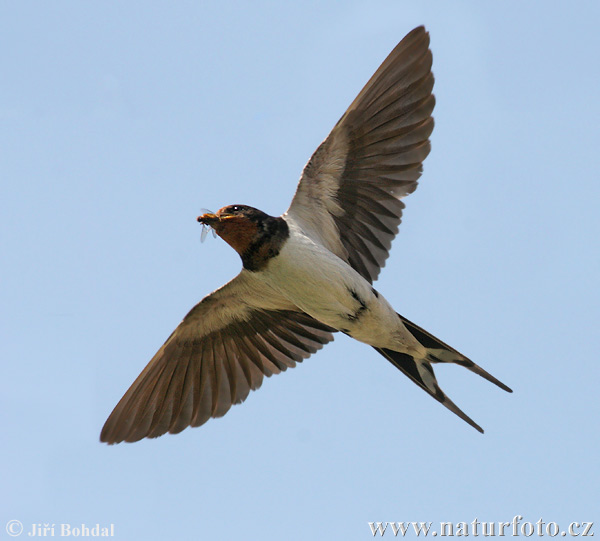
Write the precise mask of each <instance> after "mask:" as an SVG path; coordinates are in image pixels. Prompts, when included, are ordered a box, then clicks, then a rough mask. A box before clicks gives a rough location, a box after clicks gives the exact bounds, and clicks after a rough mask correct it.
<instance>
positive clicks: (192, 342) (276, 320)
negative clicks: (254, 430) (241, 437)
mask: <svg viewBox="0 0 600 541" xmlns="http://www.w3.org/2000/svg"><path fill="white" fill-rule="evenodd" d="M431 64H432V55H431V51H430V49H429V34H428V33H427V32H426V31H425V29H424V28H423V27H418V28H415V29H414V30H413V31H412V32H410V33H409V34H408V35H407V36H406V37H405V38H404V39H403V40H402V41H401V42H400V43H399V44H398V45H397V46H396V47H395V48H394V50H393V51H392V52H391V53H390V55H389V56H388V57H387V58H386V59H385V61H384V62H383V64H382V65H381V66H380V67H379V69H378V70H377V71H376V72H375V74H374V75H373V77H371V79H370V80H369V82H368V83H367V84H366V86H365V87H364V88H363V89H362V91H361V92H360V93H359V95H358V96H357V98H356V99H355V100H354V101H353V102H352V104H351V105H350V107H349V108H348V110H347V111H346V112H345V113H344V115H343V116H342V118H341V119H340V120H339V122H338V123H337V124H336V125H335V127H334V128H333V130H332V131H331V133H330V134H329V136H328V137H327V138H326V139H325V140H324V141H323V142H322V143H321V145H320V146H319V147H318V148H317V150H316V151H315V153H314V154H313V155H312V157H311V158H310V160H309V161H308V163H307V165H306V166H305V167H304V170H303V172H302V176H301V179H300V182H299V184H298V187H297V190H296V194H295V195H294V198H293V199H292V203H291V205H290V207H289V209H288V210H287V212H286V213H284V214H283V215H282V216H279V217H274V216H269V215H268V214H265V213H264V212H261V211H260V210H257V209H255V208H252V207H249V206H246V205H229V206H226V207H223V208H222V209H220V210H219V211H218V212H216V213H205V214H203V215H201V216H199V217H198V221H199V222H200V223H202V224H204V226H209V227H211V228H213V229H214V231H215V232H216V234H217V235H218V236H219V237H221V238H222V239H223V240H224V241H225V242H227V243H228V244H229V245H230V246H231V247H232V248H233V249H234V250H235V251H236V252H237V253H238V254H239V255H240V257H241V259H242V265H243V269H242V270H241V272H240V273H239V274H238V275H237V277H235V278H234V279H233V280H231V281H230V282H229V283H227V284H226V285H224V286H223V287H221V288H219V289H217V290H216V291H214V292H213V293H211V294H210V295H208V296H206V297H205V298H204V299H202V301H200V302H199V303H198V304H197V305H196V306H195V307H194V308H192V310H191V311H190V312H189V313H188V314H187V315H186V316H185V318H184V319H183V321H182V322H181V323H180V325H179V326H178V327H177V328H176V329H175V331H174V332H173V333H172V334H171V336H170V337H169V338H168V339H167V341H166V342H165V343H164V345H163V346H162V347H161V348H160V349H159V351H158V353H156V355H155V356H154V357H153V358H152V360H151V361H150V363H149V364H148V365H147V366H146V368H144V370H143V371H142V373H141V374H140V375H139V377H138V378H137V379H136V380H135V381H134V383H133V384H132V385H131V387H130V388H129V390H128V391H127V392H126V393H125V395H124V396H123V398H122V399H121V401H120V402H119V403H118V404H117V406H116V407H115V409H114V410H113V412H112V413H111V415H110V417H109V418H108V420H107V421H106V424H105V425H104V428H103V429H102V433H101V436H100V440H101V441H103V442H107V443H118V442H122V441H127V442H133V441H138V440H140V439H142V438H146V437H148V438H155V437H157V436H161V435H162V434H164V433H166V432H170V433H178V432H181V431H182V430H183V429H184V428H186V427H187V426H199V425H202V424H203V423H205V422H206V421H207V420H208V419H209V418H211V417H221V416H223V415H225V413H227V411H229V409H230V408H231V406H232V405H233V404H239V403H241V402H243V401H244V400H245V399H246V397H247V396H248V394H249V392H250V391H251V390H254V389H257V388H258V387H260V385H261V383H262V381H263V378H264V376H267V377H269V376H271V375H272V374H278V373H280V372H282V371H285V370H287V369H288V368H291V367H294V366H295V365H296V363H298V362H301V361H302V360H303V359H306V358H307V357H308V356H310V355H311V354H312V353H314V352H316V351H317V350H318V349H320V348H322V347H323V345H325V344H327V343H328V342H330V341H332V340H333V335H334V333H335V332H337V331H340V332H343V333H344V334H346V335H348V336H350V337H352V338H354V339H356V340H359V341H360V342H364V343H366V344H369V345H370V346H372V347H373V348H374V349H375V350H376V351H377V352H378V353H380V354H381V355H383V356H384V357H385V358H386V359H387V360H388V361H389V362H391V363H392V364H393V365H394V366H395V367H396V368H398V369H399V370H400V371H401V372H403V373H404V374H405V375H406V376H408V377H409V378H410V379H411V380H412V381H413V382H414V383H416V384H417V385H418V386H419V387H421V388H422V389H423V390H424V391H425V392H427V393H429V394H430V395H431V396H432V397H433V398H435V399H436V400H437V401H439V402H441V403H442V404H443V405H444V406H446V407H447V408H448V409H449V410H450V411H452V412H454V413H455V414H456V415H458V416H459V417H460V418H461V419H463V420H464V421H466V422H467V423H469V424H470V425H471V426H473V427H474V428H476V429H477V430H479V431H480V432H483V430H482V428H481V427H480V426H479V425H478V424H476V423H475V422H474V421H473V420H472V419H471V418H470V417H468V416H467V415H466V414H465V413H464V412H463V411H461V410H460V409H459V408H458V407H457V406H456V405H455V404H454V402H452V401H451V400H450V399H449V398H448V397H447V396H446V394H445V393H444V392H443V391H442V389H441V388H440V386H439V385H438V382H437V380H436V377H435V374H434V371H433V366H432V365H433V364H435V363H454V364H458V365H461V366H464V367H465V368H468V369H469V370H471V371H472V372H475V373H476V374H478V375H480V376H482V377H483V378H485V379H487V380H488V381H491V382H492V383H494V384H496V385H497V386H498V387H500V388H501V389H504V390H505V391H508V392H512V391H511V390H510V389H509V388H508V387H507V386H506V385H504V384H503V383H501V382H500V381H498V380H497V379H496V378H495V377H494V376H492V375H491V374H489V373H488V372H486V371H485V370H484V369H483V368H481V367H480V366H478V365H477V364H475V363H474V362H473V361H471V360H470V359H468V358H467V357H465V356H464V355H462V354H461V353H459V352H458V351H456V350H455V349H453V348H452V347H450V346H448V345H447V344H445V343H444V342H442V341H441V340H439V339H438V338H435V337H434V336H432V335H431V334H430V333H428V332H427V331H425V330H423V329H422V328H420V327H419V326H417V325H415V324H414V323H412V322H411V321H409V320H408V319H406V318H405V317H403V316H401V315H399V314H397V313H396V311H395V310H394V309H393V308H392V306H391V305H390V304H389V303H388V301H387V300H386V299H385V298H384V296H383V295H382V294H381V293H379V292H378V291H377V290H376V289H375V288H374V287H373V285H372V283H373V281H374V280H375V279H376V278H377V277H378V275H379V272H380V270H381V268H382V267H383V266H384V264H385V261H386V259H387V257H388V254H389V250H390V247H391V243H392V240H393V239H394V237H395V236H396V234H397V232H398V225H399V224H400V220H401V217H402V210H403V209H404V203H403V202H402V201H401V199H402V198H403V197H404V196H407V195H409V194H410V193H412V192H413V191H414V190H415V188H416V187H417V179H418V178H419V177H420V176H421V172H422V162H423V160H424V159H425V158H426V156H427V155H428V154H429V150H430V143H429V136H430V135H431V132H432V130H433V118H432V116H431V113H432V111H433V107H434V103H435V99H434V96H433V94H432V89H433V75H432V73H431Z"/></svg>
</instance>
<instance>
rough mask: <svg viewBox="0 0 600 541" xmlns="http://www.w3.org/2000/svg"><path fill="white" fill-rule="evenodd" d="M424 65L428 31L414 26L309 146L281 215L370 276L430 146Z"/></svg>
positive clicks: (429, 83) (430, 102) (427, 66)
mask: <svg viewBox="0 0 600 541" xmlns="http://www.w3.org/2000/svg"><path fill="white" fill-rule="evenodd" d="M431 63H432V56H431V51H430V50H429V34H428V33H427V32H426V31H425V29H424V28H423V27H418V28H415V29H414V30H413V31H412V32H410V33H409V34H408V35H407V36H406V37H405V38H404V39H403V40H402V41H401V42H400V43H399V44H398V45H397V46H396V48H395V49H394V50H393V51H392V52H391V53H390V55H389V56H388V57H387V58H386V60H385V61H384V62H383V64H382V65H381V66H380V67H379V69H378V70H377V72H376V73H375V74H374V75H373V77H372V78H371V79H370V80H369V82H368V83H367V84H366V85H365V87H364V88H363V90H362V91H361V92H360V94H359V95H358V96H357V98H356V99H355V100H354V102H352V104H351V105H350V107H349V108H348V110H347V111H346V113H344V115H343V116H342V118H341V119H340V121H339V122H338V123H337V124H336V126H335V127H334V129H333V130H332V132H331V133H330V134H329V136H328V137H327V139H326V140H325V141H324V142H323V143H322V144H321V145H320V146H319V148H318V149H317V150H316V151H315V153H314V154H313V156H312V157H311V159H310V160H309V162H308V163H307V165H306V166H305V168H304V171H303V173H302V177H301V179H300V183H299V185H298V189H297V191H296V194H295V196H294V199H293V200H292V204H291V206H290V208H289V209H288V211H287V213H286V216H289V217H290V218H291V219H293V220H294V221H296V222H297V223H298V224H300V225H301V226H302V227H303V228H304V229H305V230H306V231H307V233H309V234H310V235H311V237H313V238H316V239H319V240H320V241H321V243H322V244H323V245H324V246H326V247H327V248H329V249H330V250H331V251H332V252H334V253H335V254H337V255H338V256H339V257H341V258H342V259H344V260H345V261H347V262H348V263H349V264H350V265H351V266H352V267H353V268H354V269H355V270H357V271H358V272H359V273H360V274H361V275H362V276H363V277H364V278H366V279H367V280H369V281H370V282H372V281H373V280H375V279H376V278H377V276H378V275H379V272H380V270H381V267H383V265H384V264H385V260H386V259H387V257H388V255H389V250H390V247H391V243H392V240H393V239H394V237H395V236H396V234H397V233H398V226H399V224H400V221H401V217H402V210H403V208H404V203H402V201H400V199H401V198H402V197H404V196H406V195H408V194H410V193H412V192H413V191H414V190H415V189H416V187H417V179H418V178H419V177H420V176H421V172H422V162H423V160H424V159H425V158H426V157H427V155H428V154H429V151H430V144H429V136H430V135H431V132H432V130H433V118H432V117H431V113H432V111H433V108H434V104H435V99H434V96H433V94H432V93H431V92H432V89H433V74H432V73H431Z"/></svg>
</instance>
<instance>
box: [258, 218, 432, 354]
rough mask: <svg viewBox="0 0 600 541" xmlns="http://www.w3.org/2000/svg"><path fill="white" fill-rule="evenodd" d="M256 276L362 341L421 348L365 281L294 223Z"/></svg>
mask: <svg viewBox="0 0 600 541" xmlns="http://www.w3.org/2000/svg"><path fill="white" fill-rule="evenodd" d="M260 274H261V278H262V279H264V280H266V281H267V282H268V283H269V285H271V286H272V287H274V288H275V289H277V290H279V291H280V292H281V294H282V295H284V296H285V297H287V298H288V299H289V300H290V301H291V302H293V303H294V304H295V305H296V306H298V308H300V309H302V310H303V311H304V312H306V313H307V314H309V315H311V316H312V317H314V318H315V319H317V320H319V321H321V322H322V323H325V324H326V325H329V326H331V327H334V328H335V329H338V330H341V331H344V332H346V333H347V334H349V335H351V336H352V337H353V338H355V339H357V340H360V341H361V342H365V343H367V344H370V345H372V346H378V347H387V348H394V349H397V348H398V347H399V346H401V347H402V348H403V349H404V350H407V349H408V350H411V349H415V348H416V349H419V348H420V344H418V342H417V341H416V340H415V339H414V338H413V336H412V335H411V334H410V333H408V331H407V330H406V329H405V327H404V325H402V323H401V320H400V318H399V317H398V315H397V314H396V312H395V310H394V309H393V308H392V307H391V306H390V304H389V303H388V302H387V301H386V300H385V298H383V296H382V295H381V294H379V293H377V292H376V291H375V289H374V288H373V287H372V286H371V284H370V283H369V282H367V280H365V279H364V278H363V277H362V276H361V275H360V274H358V272H356V271H355V270H354V269H353V268H352V267H350V266H349V265H348V264H347V263H346V262H345V261H342V260H341V259H340V258H339V257H337V256H335V255H334V254H332V253H331V252H329V251H328V250H326V249H325V248H323V247H322V246H320V245H319V244H316V243H314V242H313V241H312V240H311V239H310V238H308V237H306V236H305V235H304V234H302V233H301V232H299V231H298V230H297V229H296V228H295V227H293V226H292V227H290V237H289V238H288V240H287V241H286V243H285V245H284V246H283V248H282V250H281V252H280V253H279V255H278V256H277V257H275V258H273V259H272V260H271V261H270V262H269V264H268V265H267V267H266V268H265V269H263V271H262V272H261V273H260Z"/></svg>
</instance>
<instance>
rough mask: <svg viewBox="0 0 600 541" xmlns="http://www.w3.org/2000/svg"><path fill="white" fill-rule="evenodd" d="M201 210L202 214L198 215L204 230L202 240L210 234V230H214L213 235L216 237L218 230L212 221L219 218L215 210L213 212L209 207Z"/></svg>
mask: <svg viewBox="0 0 600 541" xmlns="http://www.w3.org/2000/svg"><path fill="white" fill-rule="evenodd" d="M200 211H201V212H202V214H201V215H200V216H198V221H199V222H200V223H201V224H202V232H201V233H200V242H204V240H205V239H206V236H207V235H208V232H209V230H210V231H212V235H213V237H214V238H216V237H217V232H216V231H215V230H214V228H213V227H212V226H211V225H210V223H211V222H214V221H215V220H218V219H219V218H218V217H217V215H216V214H215V213H214V212H212V211H210V210H208V209H200Z"/></svg>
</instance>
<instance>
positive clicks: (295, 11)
mask: <svg viewBox="0 0 600 541" xmlns="http://www.w3.org/2000/svg"><path fill="white" fill-rule="evenodd" d="M206 4H207V3H200V2H155V3H152V5H151V6H150V5H148V4H147V3H142V2H120V3H106V2H102V3H100V2H96V3H90V2H85V3H84V2H66V1H65V2H51V3H50V2H13V3H8V2H6V3H3V5H2V17H1V18H0V48H1V50H3V51H4V54H3V55H1V56H0V73H2V84H0V186H1V187H0V209H1V218H2V229H1V233H0V235H1V245H2V251H1V255H0V257H1V258H2V263H1V266H0V310H1V326H0V333H1V336H2V345H3V347H2V364H1V368H0V371H1V377H0V387H1V389H2V391H1V394H0V401H1V402H0V419H1V425H0V427H1V430H2V434H3V438H2V440H3V443H2V446H1V447H2V448H1V450H0V455H1V456H2V464H3V474H2V477H3V483H2V489H1V492H0V503H1V505H0V521H2V523H1V524H0V538H4V537H3V536H5V535H6V534H5V526H4V524H5V523H6V522H8V521H9V520H13V519H16V520H20V521H21V522H22V523H23V524H24V526H25V527H26V528H29V527H30V525H31V524H33V523H50V524H52V523H54V524H60V523H71V524H81V523H82V522H83V523H87V524H92V525H93V524H95V523H97V522H99V523H104V524H108V523H114V524H115V531H116V538H118V539H125V540H129V539H132V540H135V539H147V540H154V539H156V540H162V539H199V538H212V539H264V540H268V539H288V540H306V539H311V538H312V539H369V538H372V535H371V532H370V530H369V527H368V522H369V521H398V522H399V521H431V522H433V523H434V525H435V523H436V522H437V523H439V522H440V521H453V522H461V521H464V522H471V521H472V520H474V519H475V518H478V519H479V520H480V521H494V522H499V521H510V520H512V518H513V516H515V515H522V516H523V517H524V518H523V520H524V521H530V522H535V521H537V520H538V519H540V518H543V519H544V521H554V522H557V523H558V524H559V525H562V526H564V527H566V526H567V525H568V523H570V522H573V521H577V522H583V521H594V520H598V519H599V518H600V517H598V501H599V499H600V498H599V491H598V486H599V481H600V475H599V463H600V461H599V460H598V448H599V447H600V441H599V436H598V433H599V431H598V414H599V407H598V404H599V401H598V379H599V377H598V376H599V372H600V371H599V368H598V367H599V362H598V356H599V352H600V338H599V337H600V333H599V332H598V324H599V300H600V299H599V296H600V295H599V287H598V277H599V276H600V257H599V250H598V238H599V235H600V231H599V229H600V228H599V223H600V219H599V213H598V202H599V201H600V197H599V196H600V187H599V186H600V183H599V182H598V172H599V171H600V153H599V152H598V146H599V142H600V141H599V132H598V119H599V118H600V106H599V101H598V95H599V90H600V89H599V83H598V82H599V81H600V73H599V72H600V59H599V55H598V51H600V35H599V33H598V25H599V23H600V7H599V6H598V4H597V3H594V2H591V1H590V2H579V3H577V4H576V6H575V5H572V7H568V3H566V2H563V3H558V2H556V3H549V2H540V1H538V2H516V1H513V2H501V3H500V2H485V3H484V2H474V1H473V2H442V1H437V2H433V1H432V2H427V3H425V2H416V1H403V2H398V1H396V0H394V1H374V2H333V1H320V2H301V3H300V2H298V3H285V2H279V3H276V2H252V3H251V2H247V3H245V4H242V5H240V4H239V3H232V2H221V3H216V2H215V3H212V5H206ZM419 24H425V25H426V27H427V28H428V30H429V31H430V34H431V40H432V44H431V47H432V50H433V55H434V65H433V70H434V74H435V77H436V86H435V94H436V98H437V106H436V109H435V112H434V116H435V119H436V128H435V131H434V133H433V136H432V148H433V150H432V152H431V154H430V156H429V157H428V158H427V160H426V162H425V170H424V174H423V177H422V178H421V182H420V185H419V189H418V190H417V191H416V192H415V193H414V194H413V195H411V196H410V197H409V198H408V199H407V200H406V203H407V209H406V212H405V217H404V223H403V224H402V226H401V232H400V234H399V236H398V237H397V239H396V241H395V243H394V248H393V250H392V252H391V257H390V259H389V260H388V262H387V265H386V268H385V269H384V271H383V272H382V274H381V278H380V280H379V281H378V283H377V288H378V290H380V291H381V292H382V293H384V294H385V295H386V297H387V298H388V299H389V300H390V302H391V303H392V304H393V305H394V306H395V307H396V308H397V310H398V311H399V312H401V313H403V314H404V315H406V316H407V317H408V318H409V319H411V320H413V321H415V322H416V323H418V324H420V325H422V326H423V327H425V328H426V329H428V330H429V331H431V332H432V333H434V334H436V335H437V336H439V337H440V338H441V339H443V340H445V341H447V342H448V343H450V344H451V345H453V346H454V347H456V348H457V349H458V350H460V351H462V352H464V353H465V354H466V355H468V356H469V357H471V358H472V359H473V360H475V361H476V362H477V363H479V364H481V365H482V366H483V367H485V368H486V369H487V370H489V371H490V372H491V373H492V374H494V375H495V376H497V377H498V378H499V379H501V380H502V381H504V382H506V383H507V384H508V385H509V386H511V387H512V388H513V389H514V391H515V392H514V394H512V395H509V394H506V393H503V392H502V391H500V390H498V389H497V388H495V387H494V386H493V385H491V384H489V383H488V382H486V381H484V380H482V379H480V378H477V377H476V376H474V375H473V374H471V373H470V372H468V371H466V370H463V369H461V368H459V367H454V366H450V367H444V366H442V367H439V368H438V370H437V371H438V374H439V379H440V382H441V385H442V387H443V388H444V389H445V390H446V391H447V393H448V394H449V396H450V397H451V398H452V399H453V400H454V401H455V402H456V403H457V404H458V405H459V406H461V407H462V408H463V409H464V410H465V411H466V412H467V413H468V414H469V415H471V416H472V417H473V418H474V419H475V420H476V421H477V422H478V423H480V424H481V425H482V426H483V427H484V428H485V430H486V433H485V435H483V436H482V435H481V434H479V433H477V432H476V431H475V430H473V429H472V428H470V427H469V426H468V425H466V424H465V423H463V422H462V421H460V420H459V419H458V418H456V417H455V416H453V415H452V414H451V413H449V412H448V411H447V410H445V408H443V407H442V406H440V405H439V404H438V403H437V402H435V401H434V400H432V399H431V398H429V397H428V396H427V395H426V394H425V393H423V392H422V391H421V390H420V389H418V388H417V387H416V386H414V385H413V384H411V383H410V382H409V381H408V380H407V379H406V378H405V377H404V376H403V375H402V374H401V373H399V372H398V371H396V370H395V369H394V368H393V367H392V366H390V365H389V363H387V362H386V361H385V360H384V359H383V358H381V357H380V356H378V355H377V354H376V353H375V352H374V351H373V350H372V349H371V348H369V347H368V346H366V345H362V344H359V343H357V342H354V341H352V340H350V339H349V338H347V337H345V336H339V337H336V340H335V341H334V343H333V344H331V345H329V346H328V347H326V348H325V349H324V350H323V351H321V352H319V353H318V354H317V355H315V356H314V357H312V358H310V359H308V360H307V361H305V362H304V363H303V364H302V365H300V366H298V367H297V368H295V369H293V370H291V371H288V372H287V373H285V374H282V375H279V376H275V377H273V378H271V379H269V380H267V381H265V383H264V384H263V387H262V388H261V389H260V390H259V391H258V392H256V393H253V394H252V395H251V396H250V397H249V398H248V400H247V401H246V403H244V404H243V405H242V406H236V407H234V408H233V409H232V410H231V411H230V412H229V413H228V414H227V415H226V416H225V417H224V418H223V419H218V420H212V421H210V422H209V423H207V424H206V425H205V426H203V427H201V428H197V429H190V430H186V431H184V432H183V433H181V434H179V435H177V436H165V437H162V438H160V439H158V440H146V441H142V442H139V443H136V444H133V445H118V446H112V447H108V446H106V445H102V444H100V443H99V442H98V436H99V433H100V429H101V427H102V425H103V423H104V421H105V419H106V417H107V416H108V414H109V413H110V411H111V410H112V408H113V407H114V405H115V404H116V402H117V401H118V400H119V398H120V397H121V396H122V394H123V393H124V391H125V390H126V389H127V387H128V386H129V384H130V383H131V382H132V381H133V379H134V378H135V377H136V376H137V374H138V373H139V372H140V371H141V369H142V368H143V367H144V366H145V364H146V363H147V361H148V360H149V359H150V358H151V357H152V355H153V354H154V353H155V351H156V350H157V349H158V348H159V347H160V345H161V344H162V343H163V341H164V340H165V339H166V338H167V336H168V335H169V334H170V333H171V331H172V330H173V328H174V327H175V326H176V325H177V323H178V322H179V321H180V319H181V318H182V317H183V315H184V314H185V313H186V312H187V311H188V310H189V308H191V307H192V306H193V304H195V303H196V302H197V301H198V300H200V299H201V298H202V297H203V296H204V295H205V294H207V293H208V292H210V291H212V290H213V289H215V288H216V287H218V286H220V285H221V284H223V283H224V282H225V281H226V280H228V279H230V278H231V277H233V276H234V275H235V274H237V272H238V271H239V268H240V261H239V258H238V256H237V254H235V252H233V250H231V248H229V246H227V245H226V244H225V243H224V242H222V241H221V240H220V239H216V240H215V239H212V237H209V238H208V239H207V241H206V242H205V243H204V244H200V232H201V231H200V229H201V228H200V226H199V225H198V224H197V223H196V222H195V218H196V216H197V215H198V214H199V213H200V209H201V208H202V207H207V208H212V209H216V208H219V207H221V206H223V205H225V204H230V203H246V204H250V205H254V206H256V207H259V208H261V209H262V210H264V211H266V212H269V213H271V214H279V213H281V212H283V211H284V210H285V209H286V208H287V206H288V204H289V201H290V199H291V196H292V194H293V192H294V190H295V186H296V182H297V179H298V177H299V175H300V172H301V169H302V167H303V165H304V163H305V162H306V160H307V159H308V158H309V156H310V154H311V153H312V151H313V150H314V149H315V148H316V147H317V145H318V144H319V142H320V141H321V140H322V139H323V138H324V137H325V136H326V135H327V134H328V133H329V130H330V129H331V128H332V126H333V125H334V124H335V122H336V121H337V119H338V118H339V117H340V115H341V114H342V113H343V112H344V110H345V109H346V107H347V106H348V105H349V104H350V102H351V101H352V99H353V98H354V97H355V95H356V94H357V93H358V91H359V90H360V89H361V87H362V85H363V84H364V83H365V82H366V81H367V80H368V78H369V77H370V76H371V74H372V73H373V72H374V71H375V69H376V68H377V67H378V66H379V63H380V62H381V61H382V60H383V59H384V58H385V56H386V55H387V54H388V53H389V51H390V50H391V49H392V48H393V47H394V45H395V44H396V43H397V42H398V41H399V40H400V39H401V38H402V37H403V36H404V35H405V34H406V33H407V32H408V31H410V30H411V29H412V28H413V27H415V26H417V25H419ZM596 529H597V528H596ZM388 535H389V536H390V537H391V534H388ZM596 535H597V533H596ZM413 537H414V535H413Z"/></svg>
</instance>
